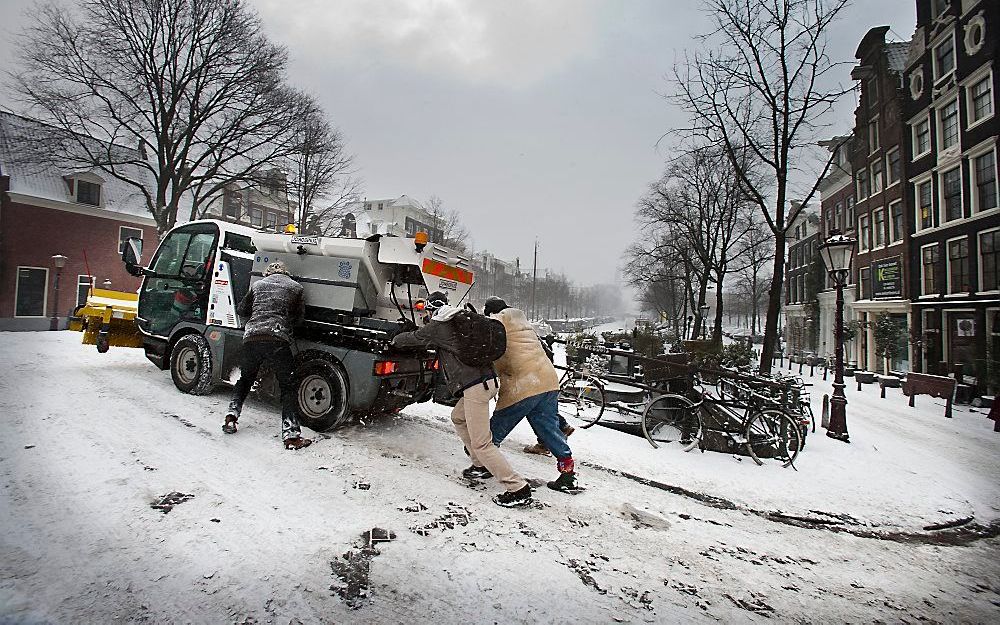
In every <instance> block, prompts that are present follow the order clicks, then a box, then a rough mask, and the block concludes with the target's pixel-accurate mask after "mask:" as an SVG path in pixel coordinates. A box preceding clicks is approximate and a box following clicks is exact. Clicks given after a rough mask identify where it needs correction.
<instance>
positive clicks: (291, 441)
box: [285, 436, 312, 449]
mask: <svg viewBox="0 0 1000 625" xmlns="http://www.w3.org/2000/svg"><path fill="white" fill-rule="evenodd" d="M309 445H312V439H308V438H302V437H301V436H296V437H294V438H286V439H285V449H302V448H304V447H308V446H309Z"/></svg>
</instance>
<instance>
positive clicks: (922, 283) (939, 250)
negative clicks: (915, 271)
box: [920, 242, 941, 295]
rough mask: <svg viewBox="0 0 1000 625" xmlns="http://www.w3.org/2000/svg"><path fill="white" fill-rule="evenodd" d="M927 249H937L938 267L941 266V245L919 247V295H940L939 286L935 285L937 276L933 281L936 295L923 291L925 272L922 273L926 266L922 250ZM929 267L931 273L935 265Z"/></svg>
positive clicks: (925, 284)
mask: <svg viewBox="0 0 1000 625" xmlns="http://www.w3.org/2000/svg"><path fill="white" fill-rule="evenodd" d="M929 247H936V248H938V265H939V264H941V244H940V243H938V242H934V243H928V244H927V245H921V246H920V294H921V295H941V285H940V284H938V283H937V276H935V280H934V286H935V287H936V288H937V293H928V292H927V291H925V290H924V289H926V288H927V279H926V272H925V271H924V267H926V266H927V265H925V264H924V250H925V249H927V248H929ZM931 267H932V269H931V271H933V267H937V265H931Z"/></svg>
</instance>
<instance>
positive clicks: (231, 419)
mask: <svg viewBox="0 0 1000 625" xmlns="http://www.w3.org/2000/svg"><path fill="white" fill-rule="evenodd" d="M237 420H239V416H238V415H235V414H233V413H232V412H230V413H228V414H226V422H225V423H224V424H223V425H222V431H223V432H225V433H226V434H236V421H237Z"/></svg>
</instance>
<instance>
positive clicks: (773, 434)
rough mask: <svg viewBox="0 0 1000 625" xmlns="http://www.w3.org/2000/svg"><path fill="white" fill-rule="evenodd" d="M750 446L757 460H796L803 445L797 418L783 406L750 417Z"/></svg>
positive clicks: (759, 461) (788, 461) (763, 461)
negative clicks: (789, 413)
mask: <svg viewBox="0 0 1000 625" xmlns="http://www.w3.org/2000/svg"><path fill="white" fill-rule="evenodd" d="M744 435H745V437H746V448H747V451H748V452H750V457H751V458H753V460H754V462H756V463H757V464H760V465H762V464H764V463H765V462H767V463H768V464H780V465H781V466H783V467H787V466H789V465H791V464H793V463H794V462H795V458H796V457H797V456H798V455H799V450H801V449H802V434H801V431H800V430H799V425H798V424H797V423H796V422H795V419H793V418H792V417H790V416H789V415H788V414H787V413H784V412H782V411H780V410H773V409H769V410H760V411H758V412H756V413H755V414H754V415H753V416H752V417H750V419H749V420H748V421H747V427H746V430H745V431H744Z"/></svg>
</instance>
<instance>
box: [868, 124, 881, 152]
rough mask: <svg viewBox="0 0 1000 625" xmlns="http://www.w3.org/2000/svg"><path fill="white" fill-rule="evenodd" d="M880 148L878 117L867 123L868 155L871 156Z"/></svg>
mask: <svg viewBox="0 0 1000 625" xmlns="http://www.w3.org/2000/svg"><path fill="white" fill-rule="evenodd" d="M879 147H881V145H880V143H879V136H878V117H876V118H875V119H872V120H871V121H869V122H868V154H869V155H872V154H874V153H876V152H878V151H879Z"/></svg>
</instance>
